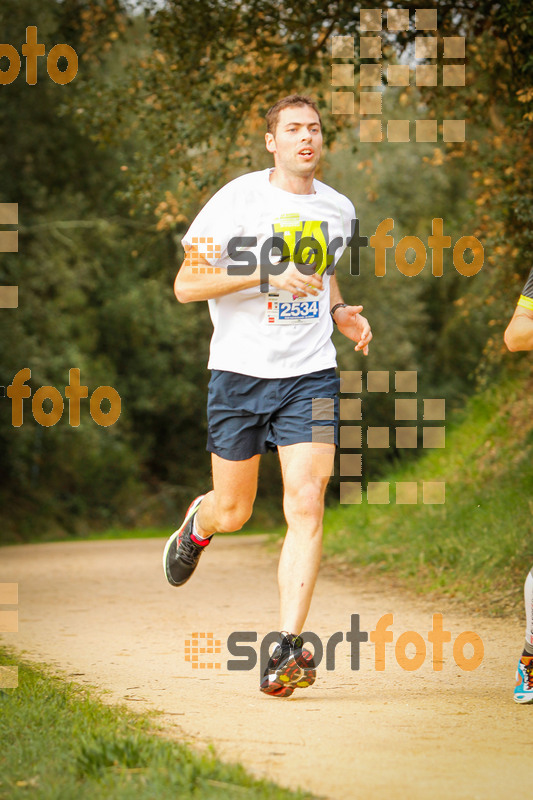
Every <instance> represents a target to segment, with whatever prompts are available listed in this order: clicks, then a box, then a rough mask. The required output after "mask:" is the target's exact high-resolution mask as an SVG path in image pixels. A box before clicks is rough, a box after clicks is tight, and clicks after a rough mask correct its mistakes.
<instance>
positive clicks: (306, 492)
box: [284, 481, 325, 518]
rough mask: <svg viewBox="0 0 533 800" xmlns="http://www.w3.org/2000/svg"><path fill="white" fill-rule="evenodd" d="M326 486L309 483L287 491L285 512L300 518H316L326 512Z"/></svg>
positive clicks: (313, 482)
mask: <svg viewBox="0 0 533 800" xmlns="http://www.w3.org/2000/svg"><path fill="white" fill-rule="evenodd" d="M324 492H325V486H324V485H323V483H322V482H315V481H312V482H309V483H308V484H303V485H301V486H296V487H292V488H288V489H286V490H285V497H284V507H285V512H286V513H289V514H297V515H298V516H304V517H310V518H316V517H321V516H322V514H323V511H324Z"/></svg>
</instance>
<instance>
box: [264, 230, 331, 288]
mask: <svg viewBox="0 0 533 800" xmlns="http://www.w3.org/2000/svg"><path fill="white" fill-rule="evenodd" d="M272 228H273V230H274V233H275V234H281V235H282V236H283V239H284V241H285V242H286V244H287V246H288V248H289V252H290V260H291V261H294V262H295V263H296V264H314V263H316V272H318V273H319V274H320V273H322V272H324V270H325V269H326V268H327V267H329V266H330V264H332V263H333V260H334V258H335V256H334V253H328V241H329V237H328V223H327V222H322V221H321V220H311V219H310V220H302V221H301V222H294V223H291V222H288V221H287V222H276V223H274V224H273V225H272Z"/></svg>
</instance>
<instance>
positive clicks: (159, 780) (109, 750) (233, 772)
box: [0, 651, 312, 800]
mask: <svg viewBox="0 0 533 800" xmlns="http://www.w3.org/2000/svg"><path fill="white" fill-rule="evenodd" d="M0 663H1V664H2V665H9V664H17V663H19V662H17V660H15V658H13V657H12V656H10V655H9V654H8V653H6V652H4V651H0ZM0 741H1V742H2V745H1V748H0V798H2V800H11V798H19V797H20V798H22V797H32V798H39V800H85V799H87V800H104V799H105V800H109V798H113V800H153V798H158V800H165V799H166V798H169V800H170V798H172V800H174V799H175V798H201V800H204V798H205V800H216V799H218V798H220V800H222V798H244V797H246V798H251V799H253V800H267V799H268V800H290V798H292V800H295V798H300V800H304V798H311V797H312V796H311V795H309V794H303V793H294V792H289V791H288V790H284V789H280V788H279V787H277V786H275V785H274V784H271V783H268V782H266V781H257V780H255V779H254V778H252V777H251V776H250V775H248V774H247V773H246V772H245V770H244V769H243V768H242V767H239V766H235V765H225V764H223V763H221V762H220V761H218V760H216V759H215V757H214V756H213V755H212V754H208V755H200V754H197V753H195V752H193V751H192V750H190V749H189V748H187V747H186V746H185V745H182V744H180V743H176V742H171V741H168V740H165V739H163V738H162V737H161V736H158V735H157V733H156V732H154V722H153V720H151V719H150V717H149V716H137V715H134V714H133V713H131V712H129V711H128V710H125V709H122V708H121V709H117V708H116V707H109V706H105V705H103V704H102V703H100V702H98V701H97V700H95V699H92V698H91V697H90V694H89V692H88V691H87V690H86V689H85V688H81V687H79V686H76V685H74V684H71V683H64V682H63V681H61V680H59V679H58V678H55V677H51V676H50V675H48V674H47V673H46V671H43V670H38V669H36V668H34V667H31V666H29V665H27V664H22V665H21V664H20V663H19V686H18V688H17V689H0Z"/></svg>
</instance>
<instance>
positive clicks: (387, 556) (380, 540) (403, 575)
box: [324, 379, 533, 612]
mask: <svg viewBox="0 0 533 800" xmlns="http://www.w3.org/2000/svg"><path fill="white" fill-rule="evenodd" d="M383 480H386V481H388V482H389V483H390V499H391V504H390V505H370V504H368V503H367V502H366V499H364V501H363V503H361V504H360V505H351V506H349V505H342V506H338V507H337V508H334V509H327V511H326V515H325V546H324V549H325V553H326V554H328V555H334V556H340V557H342V558H343V560H345V561H348V562H349V563H350V564H353V565H356V566H367V567H368V566H371V567H372V568H373V569H374V570H376V571H378V572H383V573H390V572H394V573H395V576H397V577H398V578H400V579H402V580H404V581H406V582H407V583H408V584H409V585H410V586H411V587H413V588H416V589H417V590H419V591H422V592H426V591H433V590H438V591H439V592H441V593H443V594H447V595H451V596H453V595H456V596H459V597H463V598H469V599H472V600H475V601H476V603H477V604H478V605H479V607H483V608H488V609H489V610H490V611H492V612H498V611H501V610H508V609H509V607H510V606H515V605H518V604H520V603H521V602H522V600H521V591H522V585H523V581H524V579H525V576H526V574H527V571H528V570H529V568H530V567H531V565H532V564H533V536H532V534H533V499H532V488H533V397H532V393H531V383H530V382H529V383H528V382H527V380H524V379H521V380H520V379H515V380H514V381H507V382H505V383H503V384H501V385H497V386H493V387H491V388H490V390H487V391H486V392H484V393H482V394H480V395H477V396H475V397H474V398H472V400H471V401H470V402H469V404H468V405H467V408H466V409H465V411H464V412H463V413H462V414H461V415H460V417H456V418H455V420H454V421H453V422H452V423H451V424H447V425H446V447H445V448H444V449H438V450H432V451H427V454H425V455H424V456H422V457H421V458H420V459H419V460H418V461H416V462H413V463H411V464H410V465H408V466H404V467H401V466H400V467H398V469H397V470H395V471H393V472H391V473H390V474H389V475H387V476H386V477H385V478H383ZM397 481H400V482H401V481H416V482H417V483H418V486H419V495H418V504H417V505H396V504H395V501H394V498H395V491H394V484H395V483H396V482H397ZM422 481H445V482H446V502H445V504H444V505H424V504H422V493H421V488H420V486H421V482H422Z"/></svg>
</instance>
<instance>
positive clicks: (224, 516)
mask: <svg viewBox="0 0 533 800" xmlns="http://www.w3.org/2000/svg"><path fill="white" fill-rule="evenodd" d="M252 511H253V502H252V503H244V502H240V503H221V504H219V505H218V506H217V514H216V517H217V522H218V526H217V527H218V530H219V532H220V533H232V532H233V531H239V530H240V529H241V528H242V526H243V525H244V523H245V522H248V520H249V519H250V517H251V516H252Z"/></svg>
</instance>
